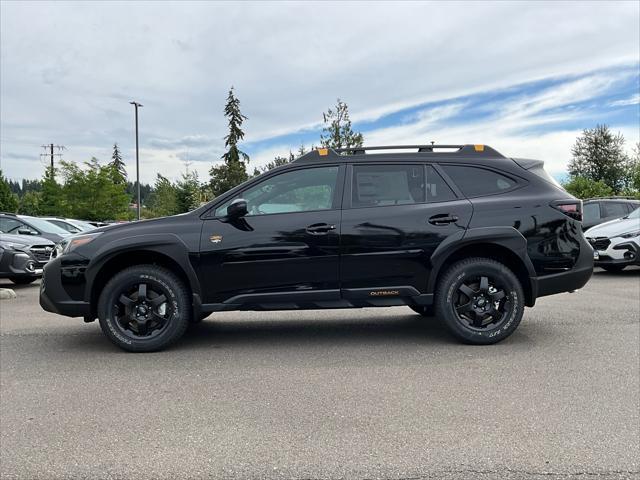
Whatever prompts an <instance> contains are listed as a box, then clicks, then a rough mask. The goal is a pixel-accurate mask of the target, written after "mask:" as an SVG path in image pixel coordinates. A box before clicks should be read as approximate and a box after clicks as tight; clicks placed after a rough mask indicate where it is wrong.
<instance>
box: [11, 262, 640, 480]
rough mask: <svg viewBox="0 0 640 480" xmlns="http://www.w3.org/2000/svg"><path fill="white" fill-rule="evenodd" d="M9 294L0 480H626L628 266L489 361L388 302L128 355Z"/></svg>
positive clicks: (630, 371)
mask: <svg viewBox="0 0 640 480" xmlns="http://www.w3.org/2000/svg"><path fill="white" fill-rule="evenodd" d="M0 286H1V287H6V286H10V285H9V284H8V282H5V281H0ZM11 288H14V287H11ZM15 291H16V293H17V298H16V299H10V300H2V301H1V302H0V334H1V337H0V477H1V478H2V479H12V478H25V479H36V478H42V479H56V478H132V479H147V478H149V479H151V478H153V479H161V478H163V479H164V478H167V479H170V478H171V479H178V478H216V479H217V478H248V479H262V478H267V479H272V478H273V479H280V478H283V479H290V478H291V479H340V478H346V479H352V478H353V479H365V478H366V479H423V478H424V479H426V478H479V479H488V478H530V479H536V478H540V479H555V478H638V477H640V474H639V473H638V472H639V471H640V357H639V350H640V269H635V270H631V271H625V272H622V273H621V274H616V275H613V274H608V273H605V272H601V271H598V272H596V273H595V274H594V277H593V278H592V280H591V281H590V282H589V283H588V284H587V286H586V287H585V288H584V289H582V290H580V291H578V292H576V293H573V294H562V295H556V296H553V297H547V298H542V299H539V301H538V304H537V305H536V307H535V308H532V309H526V311H525V317H524V319H523V321H522V323H521V325H520V327H519V329H518V330H517V331H516V332H515V333H514V334H513V335H512V336H511V337H510V338H508V339H507V340H505V341H504V342H502V343H500V344H498V345H494V346H488V347H473V346H465V345H461V344H459V343H457V342H456V341H455V340H454V339H453V338H452V337H450V336H449V335H448V333H447V332H446V330H445V329H444V327H443V326H441V325H440V324H439V323H438V322H437V320H435V319H424V318H422V317H420V316H419V315H416V314H414V313H413V312H412V311H411V310H410V309H408V308H406V307H394V308H381V309H354V310H327V311H306V312H268V313H264V312H260V313H259V312H230V313H220V314H214V315H212V316H210V317H209V318H208V319H207V320H205V321H204V322H203V323H202V324H200V325H197V326H195V327H193V328H191V330H190V331H188V333H187V335H186V337H185V338H184V339H183V340H182V341H181V342H180V343H179V344H177V345H176V346H175V347H173V348H171V349H170V350H167V351H164V352H159V353H152V354H129V353H124V352H122V351H120V350H119V349H117V348H116V347H115V346H113V345H112V344H111V343H109V342H108V341H107V339H106V338H105V337H104V336H103V335H102V333H101V331H100V328H99V326H98V324H97V322H95V323H91V324H84V323H83V322H82V319H70V318H65V317H59V316H56V315H53V314H50V313H46V312H44V311H42V310H41V309H40V307H39V305H38V302H37V294H38V286H37V284H34V285H30V286H23V287H15Z"/></svg>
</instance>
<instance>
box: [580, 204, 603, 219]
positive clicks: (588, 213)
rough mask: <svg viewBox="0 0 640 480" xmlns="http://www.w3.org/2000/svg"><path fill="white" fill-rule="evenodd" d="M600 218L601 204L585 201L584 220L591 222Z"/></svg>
mask: <svg viewBox="0 0 640 480" xmlns="http://www.w3.org/2000/svg"><path fill="white" fill-rule="evenodd" d="M598 220H600V204H599V203H598V202H593V203H585V204H584V207H583V208H582V222H583V223H586V224H590V223H593V222H597V221H598Z"/></svg>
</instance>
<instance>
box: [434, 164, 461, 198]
mask: <svg viewBox="0 0 640 480" xmlns="http://www.w3.org/2000/svg"><path fill="white" fill-rule="evenodd" d="M455 199H456V195H455V193H453V190H451V187H449V185H447V183H446V182H445V181H444V180H443V179H442V177H441V176H440V174H439V173H438V172H437V171H436V169H435V168H433V167H432V166H431V165H427V202H434V203H435V202H448V201H449V200H455Z"/></svg>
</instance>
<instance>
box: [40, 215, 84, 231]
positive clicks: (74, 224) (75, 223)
mask: <svg viewBox="0 0 640 480" xmlns="http://www.w3.org/2000/svg"><path fill="white" fill-rule="evenodd" d="M42 218H43V219H44V220H46V221H47V222H49V223H53V224H54V225H56V226H58V227H60V228H63V229H65V230H66V231H67V232H69V233H73V234H76V233H81V232H89V231H91V230H94V229H95V228H96V227H94V226H93V225H91V224H90V223H89V222H84V221H82V220H75V219H73V218H60V217H42Z"/></svg>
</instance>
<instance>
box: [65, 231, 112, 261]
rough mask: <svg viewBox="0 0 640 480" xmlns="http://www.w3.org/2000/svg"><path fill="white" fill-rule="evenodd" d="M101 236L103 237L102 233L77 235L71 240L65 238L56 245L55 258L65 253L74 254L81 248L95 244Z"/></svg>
mask: <svg viewBox="0 0 640 480" xmlns="http://www.w3.org/2000/svg"><path fill="white" fill-rule="evenodd" d="M100 235H102V232H97V233H87V234H85V235H75V236H73V237H71V238H65V239H64V240H63V241H61V242H60V243H58V244H57V245H56V249H55V256H56V257H59V256H60V255H64V254H65V253H69V252H73V251H74V250H75V249H76V248H78V247H79V246H81V245H86V244H87V243H91V242H93V241H94V240H95V239H96V238H97V237H98V236H100Z"/></svg>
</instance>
